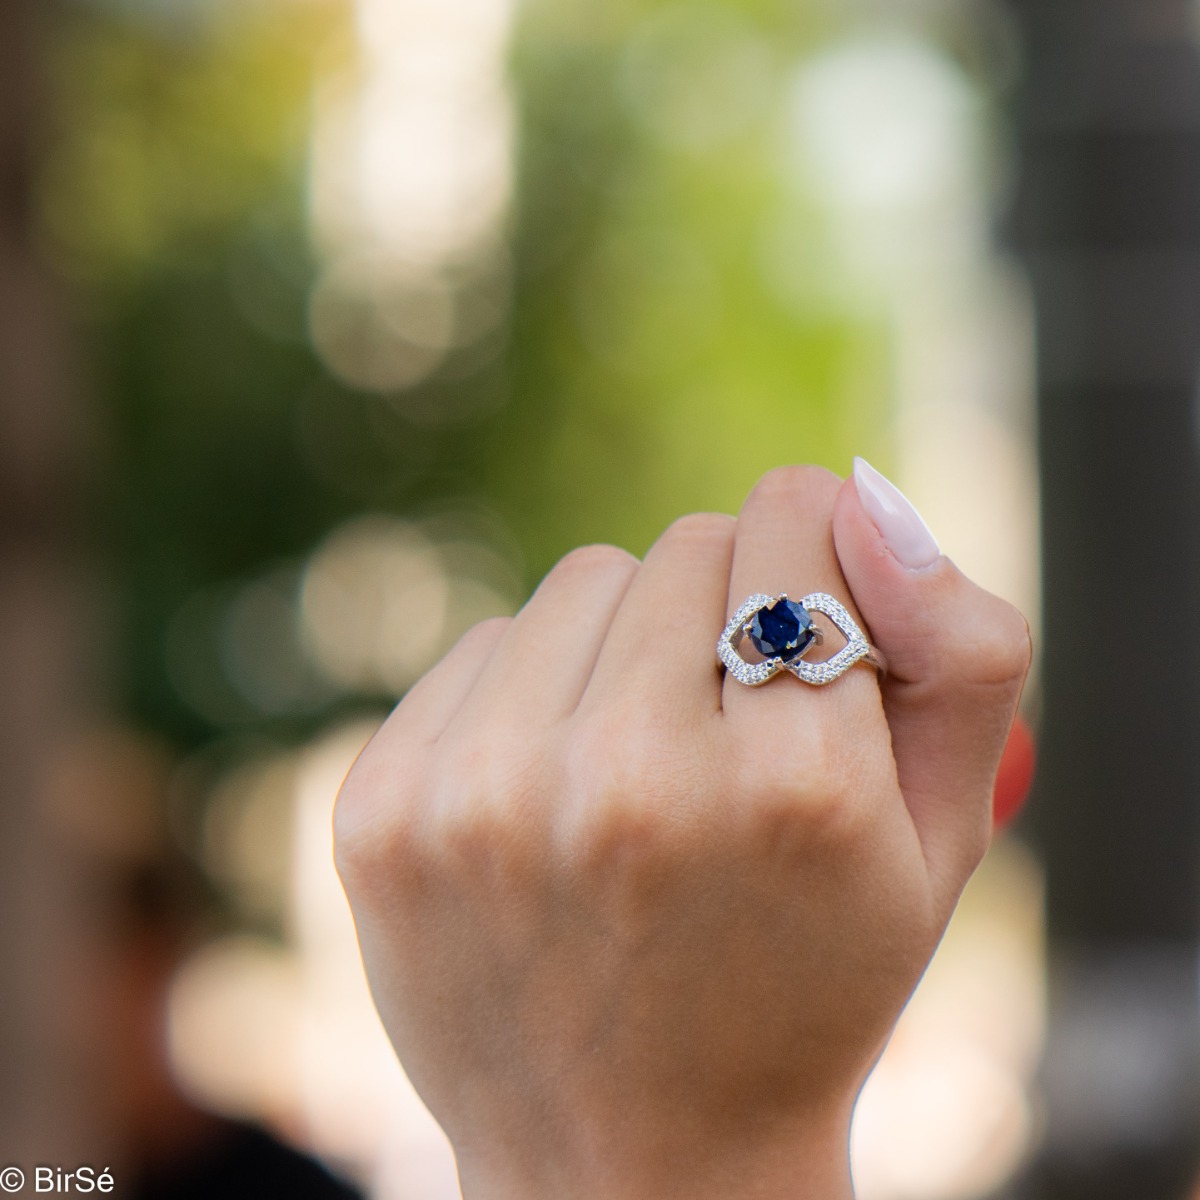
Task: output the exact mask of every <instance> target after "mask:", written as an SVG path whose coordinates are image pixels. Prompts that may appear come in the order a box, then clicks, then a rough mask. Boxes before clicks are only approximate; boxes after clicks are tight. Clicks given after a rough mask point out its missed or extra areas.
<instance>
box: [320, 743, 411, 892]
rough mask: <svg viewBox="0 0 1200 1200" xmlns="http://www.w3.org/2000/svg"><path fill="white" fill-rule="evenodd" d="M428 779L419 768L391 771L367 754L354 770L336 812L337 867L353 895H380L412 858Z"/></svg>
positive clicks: (334, 811) (408, 766)
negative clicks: (397, 869)
mask: <svg viewBox="0 0 1200 1200" xmlns="http://www.w3.org/2000/svg"><path fill="white" fill-rule="evenodd" d="M422 778H423V775H422V770H421V768H419V767H418V765H417V764H416V763H415V762H410V763H408V764H406V765H404V766H400V767H397V766H396V765H394V764H392V763H388V764H387V765H386V767H385V766H384V764H381V763H377V762H376V761H374V758H373V757H368V755H367V754H365V753H364V755H363V757H362V758H360V760H359V762H358V763H356V764H355V766H354V767H353V768H352V769H351V771H350V774H349V775H348V776H347V777H346V780H345V782H344V783H343V784H342V787H341V790H340V791H339V792H338V795H337V799H336V801H335V802H334V807H333V857H334V865H335V866H336V867H337V871H338V875H339V876H340V877H341V879H342V882H343V884H345V886H346V888H347V890H351V891H355V892H364V891H366V892H370V891H372V890H374V889H375V887H376V886H377V885H378V884H379V883H380V882H381V881H383V880H387V879H390V878H392V877H393V876H394V869H395V867H396V866H397V864H399V863H401V862H403V861H404V860H405V859H407V858H408V857H409V856H410V851H411V850H412V848H413V846H414V844H415V838H414V827H415V821H414V816H415V814H416V812H417V811H418V808H419V805H420V797H421V796H422V795H423V786H422Z"/></svg>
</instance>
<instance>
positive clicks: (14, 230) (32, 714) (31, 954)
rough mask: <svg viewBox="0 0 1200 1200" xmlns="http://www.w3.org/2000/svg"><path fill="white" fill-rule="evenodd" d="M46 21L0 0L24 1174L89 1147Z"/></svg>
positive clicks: (4, 801) (66, 422) (3, 838)
mask: <svg viewBox="0 0 1200 1200" xmlns="http://www.w3.org/2000/svg"><path fill="white" fill-rule="evenodd" d="M50 12H51V6H47V5H45V4H42V3H40V0H4V2H3V3H0V914H2V916H3V919H2V920H0V1166H5V1165H9V1164H17V1165H19V1166H21V1167H23V1168H24V1169H25V1170H26V1173H27V1175H30V1174H31V1168H32V1166H33V1164H34V1162H35V1161H38V1160H40V1161H54V1160H55V1159H56V1158H57V1157H58V1156H59V1154H62V1153H66V1152H67V1148H69V1147H73V1148H75V1149H76V1150H78V1149H80V1148H82V1147H83V1146H84V1145H85V1144H86V1139H85V1138H84V1135H83V1134H82V1130H81V1124H80V1122H79V1120H77V1118H78V1116H79V1113H78V1111H77V1105H76V1104H75V1102H74V1100H75V1097H76V1096H77V1095H78V1092H79V1089H78V1088H77V1087H76V1083H77V1081H76V1080H75V1079H74V1078H73V1077H72V1070H73V1068H74V1066H75V1064H74V1063H73V1062H72V1058H71V1052H70V1048H69V1046H67V1045H65V1044H64V1042H63V1037H62V1032H63V1031H62V1028H61V1025H60V1023H59V1021H58V1014H59V1013H60V1012H61V1011H62V1009H63V1006H64V1001H66V1000H68V997H67V996H66V995H65V994H64V993H65V992H66V990H67V989H68V988H71V987H75V988H78V987H80V986H81V981H80V980H79V979H78V978H74V979H68V969H69V966H70V961H71V947H72V944H73V939H74V937H75V936H76V931H77V929H78V926H79V922H78V920H75V919H73V913H72V910H71V907H70V904H71V901H70V890H71V885H70V880H68V879H67V878H65V877H64V873H63V872H62V871H60V870H57V869H56V865H57V860H56V857H55V852H54V850H53V849H52V839H51V838H50V837H49V836H48V833H47V829H46V823H45V821H44V819H43V817H44V812H43V806H42V804H41V803H40V801H41V799H42V797H43V795H44V793H45V789H46V785H47V780H48V777H49V773H50V771H51V769H52V766H53V763H54V759H55V753H56V749H57V748H58V747H60V746H61V745H62V744H63V742H64V740H65V739H66V738H68V737H69V736H71V735H72V734H74V733H75V732H76V730H77V727H78V725H79V723H80V721H81V719H82V714H83V712H84V710H85V706H86V703H87V700H86V697H85V694H84V693H85V691H86V690H87V689H86V687H85V684H84V681H85V679H86V678H87V677H88V674H89V672H88V671H87V670H86V668H85V665H84V664H85V661H86V660H87V659H88V658H89V657H90V655H88V654H87V653H86V651H85V643H86V641H87V639H86V637H85V636H84V630H85V629H86V628H87V623H86V621H85V619H84V617H83V607H84V606H85V605H86V589H85V588H84V587H83V586H82V584H83V579H84V572H83V571H82V570H81V568H80V565H79V564H80V559H81V556H80V552H79V547H78V544H77V524H78V522H77V509H78V506H79V496H80V488H79V479H80V475H81V473H82V472H81V463H82V455H81V453H80V451H81V447H82V445H83V437H82V435H83V432H84V431H83V424H82V420H81V411H80V409H79V407H78V405H77V404H75V403H74V402H73V399H74V396H75V391H74V388H73V387H72V384H71V380H70V372H69V370H68V368H67V366H66V363H67V361H68V355H67V353H66V342H67V339H66V337H65V331H64V329H63V328H62V326H61V324H60V322H59V320H58V311H59V306H58V305H57V303H56V301H55V298H54V295H53V293H52V289H51V287H50V285H49V282H48V278H47V275H46V272H45V271H44V270H43V269H42V266H41V264H40V263H39V261H38V257H37V254H36V252H35V249H34V241H35V239H34V236H33V232H32V222H31V216H30V208H31V204H30V197H31V194H32V191H33V179H34V161H35V154H34V147H35V141H36V135H37V131H38V129H39V121H38V120H37V116H38V112H39V108H40V105H39V103H38V87H37V72H36V65H37V63H38V62H39V55H38V53H37V50H38V35H39V33H40V28H39V23H40V22H41V21H42V20H43V19H45V18H47V17H48V16H49V14H50ZM84 982H85V981H84ZM103 1152H104V1149H103V1147H97V1148H96V1153H103ZM51 1155H53V1156H54V1158H51V1157H50V1156H51ZM35 1156H36V1157H35ZM95 1165H96V1166H97V1167H102V1166H103V1165H104V1164H103V1163H101V1162H97V1163H96V1164H95ZM30 1190H31V1191H32V1185H30Z"/></svg>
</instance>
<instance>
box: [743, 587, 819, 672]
mask: <svg viewBox="0 0 1200 1200" xmlns="http://www.w3.org/2000/svg"><path fill="white" fill-rule="evenodd" d="M815 636H816V634H815V632H814V630H813V622H812V617H810V616H809V615H808V609H806V608H805V607H804V606H803V605H802V604H797V603H796V602H795V601H794V600H776V601H775V603H774V604H770V605H768V606H767V607H766V608H760V609H759V610H758V612H756V613H755V614H754V621H753V622H752V623H751V626H750V640H751V641H752V642H753V643H754V648H755V649H756V650H757V651H758V652H759V654H761V655H762V656H763V657H764V658H781V659H783V661H784V662H790V661H791V660H792V659H793V658H795V657H796V656H797V655H799V654H803V653H804V651H805V650H807V649H808V646H809V643H810V642H812V640H813V638H814V637H815Z"/></svg>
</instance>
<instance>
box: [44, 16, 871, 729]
mask: <svg viewBox="0 0 1200 1200" xmlns="http://www.w3.org/2000/svg"><path fill="white" fill-rule="evenodd" d="M829 34H830V30H829V29H828V28H825V27H824V26H823V25H822V24H821V22H820V21H819V20H818V19H817V17H816V15H814V12H810V11H809V9H808V7H807V6H806V5H805V4H804V3H802V2H801V3H793V4H788V5H784V4H780V3H774V2H772V0H758V2H756V3H745V4H741V5H738V6H719V5H716V4H713V3H699V2H697V3H676V4H673V5H668V6H663V5H651V4H647V3H634V2H632V0H626V2H625V3H613V4H608V5H605V6H602V7H600V8H597V7H595V6H583V5H579V4H577V3H574V2H573V0H537V2H536V3H531V4H530V5H527V6H526V7H525V9H524V10H523V17H522V22H521V26H520V29H519V33H518V37H517V41H516V46H515V49H514V54H513V76H514V82H515V87H516V91H517V106H518V113H519V117H518V149H517V154H518V179H519V189H518V195H517V198H516V204H515V213H514V216H513V221H512V230H511V246H512V271H513V288H514V292H513V297H514V298H513V306H512V312H511V322H510V328H509V331H508V336H507V339H506V342H505V345H504V348H503V350H502V352H501V353H500V355H499V356H498V357H496V358H493V359H492V360H490V361H486V362H483V363H480V364H476V365H474V366H472V365H471V364H470V363H465V362H457V363H454V362H452V363H450V364H448V367H447V369H445V370H442V371H439V372H437V373H436V374H434V375H433V376H432V377H431V378H429V379H427V380H425V381H424V382H422V383H420V384H419V385H416V387H415V392H416V393H417V394H415V395H411V396H407V397H405V398H404V403H403V404H398V403H396V402H395V401H396V399H397V398H396V397H392V396H387V395H377V394H371V393H366V392H362V391H357V390H354V389H352V388H349V387H347V386H346V385H345V384H343V383H341V382H339V381H338V380H337V379H336V378H334V376H333V375H332V374H331V373H330V372H329V371H328V370H327V369H326V368H325V367H324V366H323V365H322V363H321V361H320V359H319V357H318V356H317V355H316V353H315V352H314V350H313V349H312V346H311V344H310V342H309V339H308V337H307V331H306V311H307V298H308V294H309V291H310V288H311V286H312V283H313V280H314V272H315V270H316V267H315V263H314V259H313V254H312V252H311V250H310V246H309V238H308V230H307V219H308V217H307V211H306V156H307V145H308V143H307V138H308V134H309V121H310V116H311V93H312V87H313V80H314V75H315V74H316V73H319V71H320V69H321V66H320V64H321V63H322V62H324V61H325V60H326V59H327V58H329V57H330V56H336V55H337V54H339V53H342V52H344V51H345V48H346V46H348V45H349V42H350V38H351V34H350V25H349V20H348V13H347V11H346V10H345V9H344V8H343V7H341V6H339V5H334V4H328V5H319V4H301V3H296V2H294V0H254V2H253V3H248V2H246V0H211V2H210V3H201V2H199V0H194V2H192V3H190V4H188V5H177V6H169V5H162V6H153V5H150V4H149V3H148V2H147V3H144V4H143V5H140V6H139V5H133V4H125V5H123V6H120V7H114V6H112V5H104V4H101V3H99V2H96V3H93V4H90V5H88V4H79V5H77V6H76V7H74V8H71V9H67V10H61V11H60V14H59V19H58V22H57V26H56V28H55V32H54V36H53V39H52V42H51V62H52V89H51V90H52V94H53V96H54V101H55V105H56V109H55V112H54V114H53V115H54V122H53V132H52V137H51V142H50V147H49V152H48V155H47V162H46V170H45V174H44V181H43V187H42V192H41V196H40V201H39V203H40V211H41V218H42V227H43V230H44V235H45V241H46V246H47V248H48V251H49V253H50V254H51V256H52V257H53V260H54V261H55V263H56V264H57V266H58V268H59V269H60V271H61V272H62V273H63V274H64V275H65V276H66V277H67V278H68V279H69V280H71V281H72V282H73V283H74V285H75V287H76V291H77V297H78V303H79V309H80V311H81V313H83V314H84V321H85V327H86V333H87V342H88V352H89V354H90V356H91V363H92V365H93V367H94V390H95V399H96V404H97V407H98V409H99V411H100V413H101V415H102V420H103V422H104V424H105V435H106V436H105V438H104V439H103V443H102V446H101V447H100V453H101V454H102V456H103V460H104V461H103V474H104V478H105V480H106V483H105V486H104V489H103V491H102V494H101V495H100V496H99V497H98V502H97V506H96V512H97V516H96V536H97V539H98V541H99V543H100V544H101V545H102V546H103V548H104V552H105V554H106V555H107V558H108V561H109V562H110V564H111V570H112V577H113V586H114V594H115V609H116V612H117V615H118V621H119V637H120V644H119V654H120V657H119V661H120V663H121V664H122V669H123V672H124V677H123V680H122V688H123V696H124V701H125V704H126V707H127V709H128V711H129V712H130V714H131V715H132V716H133V717H134V718H135V719H137V720H138V721H139V722H140V723H142V724H144V725H148V726H150V727H152V728H156V729H159V730H161V731H163V732H166V733H168V734H169V735H171V736H172V737H174V738H175V739H176V740H178V741H179V742H181V743H182V744H184V745H188V746H198V745H201V744H204V743H205V742H207V741H209V740H211V739H212V738H214V737H216V736H219V735H221V734H225V733H228V732H231V731H241V732H253V733H262V734H267V735H269V736H272V737H274V738H278V739H282V740H285V741H291V740H295V739H299V738H302V737H305V736H307V735H309V734H310V733H311V732H312V731H314V730H315V729H317V728H319V727H320V726H321V725H323V724H325V723H327V722H328V721H329V720H330V719H331V718H333V717H334V716H335V715H337V714H338V713H340V712H343V711H345V710H347V709H349V708H353V707H355V706H361V705H362V704H364V703H371V702H374V703H378V701H379V700H381V699H383V697H379V696H375V697H372V696H362V695H355V694H346V693H345V692H330V691H329V690H324V691H322V690H321V689H319V688H317V689H309V691H307V692H305V693H304V694H303V695H302V696H300V695H298V698H297V700H296V703H295V704H293V705H291V706H290V707H289V706H287V705H282V706H279V707H278V708H277V709H276V710H274V711H270V712H265V711H262V709H261V707H257V708H256V706H255V705H254V704H253V703H252V702H251V701H249V700H247V699H246V697H245V696H244V695H239V694H238V692H237V689H236V688H235V687H233V686H232V685H231V684H229V682H228V680H226V681H225V682H224V683H221V684H220V686H221V687H223V688H224V700H223V701H222V703H221V704H217V705H215V706H214V705H210V706H207V707H205V706H197V705H196V704H194V703H192V702H191V701H189V700H188V699H187V698H186V697H185V696H184V695H181V693H180V689H179V687H178V686H177V683H176V681H175V680H174V677H173V675H172V668H171V662H172V656H176V657H177V656H178V655H180V654H183V655H185V656H186V655H191V656H192V657H197V656H198V657H200V658H202V659H203V658H207V659H208V660H211V662H212V663H213V664H215V665H214V666H213V675H214V678H216V677H218V676H220V674H221V672H220V650H219V645H218V643H219V640H220V630H221V623H222V621H223V620H225V619H226V617H225V616H224V615H223V613H225V610H226V609H227V607H228V602H229V598H230V597H231V596H232V595H233V594H234V593H235V591H236V589H237V588H238V587H239V586H240V585H242V584H244V583H245V582H246V581H249V580H254V579H263V578H272V579H283V580H284V583H282V584H281V585H280V586H281V587H283V588H284V589H285V590H286V588H287V587H288V586H291V585H290V584H289V583H288V582H287V580H289V579H293V578H294V576H295V573H296V572H297V571H298V570H299V568H300V566H301V565H302V563H303V561H304V560H305V558H306V556H307V555H309V554H310V553H311V551H312V550H313V548H314V546H316V545H317V544H318V543H319V542H320V540H321V539H322V538H323V537H324V536H325V535H326V534H327V533H329V532H330V531H331V530H333V529H335V528H336V527H337V526H339V525H340V524H341V523H343V522H344V521H346V520H347V519H349V518H350V517H352V516H354V515H355V514H357V513H362V512H384V513H394V514H412V513H422V512H427V511H430V510H431V509H435V508H436V507H437V506H438V505H439V504H446V503H455V504H462V503H466V504H468V505H473V506H475V507H476V508H478V509H481V510H484V511H486V512H489V513H492V514H495V515H496V516H497V518H498V521H499V523H500V525H501V526H502V527H506V528H507V530H508V531H509V532H510V534H511V539H512V543H513V544H514V545H515V546H516V547H517V548H518V552H519V555H520V557H521V559H522V562H521V564H520V567H521V570H522V571H523V573H524V578H525V582H526V585H527V586H531V585H532V584H533V583H535V582H536V580H537V579H538V578H539V577H540V575H541V574H542V573H543V572H544V571H545V570H547V569H548V568H549V566H550V565H552V563H553V562H554V560H555V559H556V558H557V557H558V556H559V555H561V554H562V553H564V552H565V551H566V550H568V549H569V548H570V547H571V546H572V545H574V544H577V543H579V542H583V541H592V540H604V541H614V542H617V543H620V544H623V545H625V546H627V547H629V548H630V549H632V550H634V551H635V552H639V553H640V552H643V551H644V550H645V549H646V547H647V546H648V545H649V543H650V542H651V540H652V539H653V537H654V536H655V534H656V532H657V531H658V530H660V529H661V528H662V527H663V526H664V525H665V524H666V523H667V522H669V521H670V520H671V519H673V518H674V517H676V516H678V515H680V514H682V513H684V512H687V511H690V510H694V509H717V510H727V511H734V510H736V508H737V506H738V504H739V503H740V500H741V498H742V496H743V495H744V494H745V492H746V491H747V489H748V488H749V487H750V485H751V484H752V483H753V481H754V480H755V478H756V477H757V476H758V475H759V474H760V473H761V472H762V471H764V470H766V469H768V468H770V467H771V466H774V465H776V464H777V463H780V462H784V461H795V460H803V461H816V462H822V463H826V464H828V465H829V466H831V467H833V468H834V469H837V470H839V471H842V472H844V471H845V470H846V468H847V466H848V462H849V457H850V455H851V454H852V453H854V452H866V453H868V454H870V453H880V452H882V457H884V458H885V459H886V456H887V455H886V446H887V437H888V434H887V427H886V414H887V407H886V405H887V396H886V389H887V379H888V370H887V362H886V355H887V341H886V337H885V332H884V327H883V325H882V323H874V322H872V321H870V320H866V319H863V318H861V317H852V316H851V315H848V314H847V313H846V312H845V311H829V310H828V309H826V308H823V307H822V306H821V305H820V304H819V303H815V302H814V303H811V304H799V305H798V304H797V303H796V302H795V298H794V296H789V295H786V294H784V293H783V292H781V290H780V289H779V288H778V286H776V285H775V284H773V283H772V271H771V270H770V269H769V267H770V264H769V263H768V261H767V260H768V259H769V258H770V256H771V254H772V248H771V247H772V241H771V232H772V230H773V229H776V228H777V227H778V225H779V223H780V222H786V223H789V225H790V226H791V227H793V228H794V229H797V230H799V232H800V235H801V236H802V237H806V238H809V239H812V240H814V241H817V242H819V240H820V238H821V215H820V213H819V210H818V209H817V208H816V206H815V205H812V204H807V203H806V202H805V200H804V197H803V196H802V195H801V194H798V193H797V191H796V189H795V187H794V186H792V185H791V184H789V183H788V181H787V179H786V178H785V175H786V171H785V169H784V167H783V166H782V165H781V163H782V161H783V159H784V158H785V157H786V156H785V154H784V152H783V148H782V139H783V138H784V137H785V130H784V122H783V121H782V119H781V115H780V114H781V106H782V104H783V98H784V94H785V90H786V86H787V83H788V80H789V79H790V77H791V74H792V72H793V71H794V70H795V69H796V67H797V65H798V64H800V63H802V62H803V61H804V59H805V56H806V55H808V54H810V53H811V52H812V50H813V48H814V47H815V46H817V45H819V44H820V43H821V41H822V39H825V38H827V37H828V36H829ZM819 290H820V289H819V288H818V289H817V291H819ZM464 395H465V396H467V397H468V398H473V399H474V400H475V401H478V400H479V398H480V397H483V398H484V399H485V401H486V402H484V403H479V402H472V403H466V404H464V403H460V401H461V399H462V397H463V396H464ZM438 412H451V413H453V412H463V413H466V414H471V413H474V414H475V415H473V416H470V415H468V416H464V417H462V418H460V419H453V420H451V419H443V420H428V419H425V418H423V417H422V416H421V414H423V413H424V414H429V413H438ZM181 614H184V616H181ZM187 614H191V616H187ZM197 614H199V615H197ZM181 642H183V643H188V644H186V645H182V646H181Z"/></svg>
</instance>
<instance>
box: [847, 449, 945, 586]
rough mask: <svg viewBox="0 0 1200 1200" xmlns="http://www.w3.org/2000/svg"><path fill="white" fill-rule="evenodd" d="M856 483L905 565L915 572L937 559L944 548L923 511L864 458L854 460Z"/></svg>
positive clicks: (896, 554) (885, 536) (866, 507)
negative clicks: (930, 530)
mask: <svg viewBox="0 0 1200 1200" xmlns="http://www.w3.org/2000/svg"><path fill="white" fill-rule="evenodd" d="M854 486H855V488H856V489H857V490H858V498H859V500H860V501H861V502H862V506H863V508H865V509H866V510H867V515H868V516H869V517H870V518H871V520H872V521H874V522H875V528H876V529H878V530H879V533H880V535H881V536H882V538H883V540H884V541H885V542H886V543H887V545H888V549H889V550H891V552H892V553H893V554H894V555H895V556H896V558H897V560H898V561H899V563H900V565H901V566H904V567H908V569H909V570H910V571H915V570H918V569H920V568H921V567H927V566H929V564H930V563H932V562H935V561H936V560H937V558H938V556H939V555H940V554H941V551H940V550H939V549H938V544H937V541H936V540H935V539H934V536H933V534H932V533H930V532H929V526H928V525H926V524H925V522H924V521H923V520H921V514H920V513H919V512H917V510H916V509H915V508H913V506H912V504H911V503H910V502H909V501H908V500H907V499H906V497H905V495H904V493H903V492H902V491H900V489H899V488H898V487H897V486H896V485H895V484H894V483H892V482H890V481H889V480H887V479H885V478H884V477H883V476H882V475H880V473H879V472H878V471H877V470H875V468H874V467H873V466H871V464H870V463H869V462H867V460H866V459H864V458H856V459H855V460H854Z"/></svg>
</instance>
